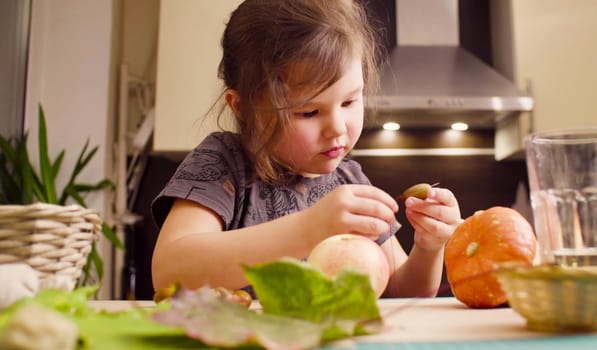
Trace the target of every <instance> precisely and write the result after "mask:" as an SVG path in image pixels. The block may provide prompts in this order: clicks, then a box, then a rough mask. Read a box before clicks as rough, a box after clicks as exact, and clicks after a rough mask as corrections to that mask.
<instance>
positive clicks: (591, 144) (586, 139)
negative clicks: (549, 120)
mask: <svg viewBox="0 0 597 350" xmlns="http://www.w3.org/2000/svg"><path fill="white" fill-rule="evenodd" d="M525 146H526V162H527V163H526V164H527V170H528V177H529V186H530V197H531V206H532V208H533V221H534V226H535V233H536V235H537V241H538V246H539V251H538V253H539V254H540V256H539V259H540V262H542V263H549V264H557V265H561V266H572V267H580V266H597V128H587V129H566V130H554V131H547V132H539V133H534V134H531V135H530V136H528V137H527V138H526V140H525Z"/></svg>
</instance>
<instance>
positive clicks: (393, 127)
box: [383, 122, 400, 131]
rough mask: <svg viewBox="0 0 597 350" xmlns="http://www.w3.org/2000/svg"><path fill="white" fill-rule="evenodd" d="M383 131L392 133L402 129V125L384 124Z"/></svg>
mask: <svg viewBox="0 0 597 350" xmlns="http://www.w3.org/2000/svg"><path fill="white" fill-rule="evenodd" d="M383 129H384V130H392V131H396V130H399V129H400V124H398V123H394V122H388V123H384V124H383Z"/></svg>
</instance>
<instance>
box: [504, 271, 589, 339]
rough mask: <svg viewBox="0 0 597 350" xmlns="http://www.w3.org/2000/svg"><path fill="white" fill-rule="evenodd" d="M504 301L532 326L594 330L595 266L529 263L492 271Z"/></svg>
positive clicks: (553, 328) (549, 328)
mask: <svg viewBox="0 0 597 350" xmlns="http://www.w3.org/2000/svg"><path fill="white" fill-rule="evenodd" d="M496 276H497V279H498V281H499V282H500V285H501V287H502V289H503V290H504V292H505V293H506V296H507V298H508V303H509V304H510V306H511V307H512V309H514V310H515V311H516V312H518V313H519V314H520V315H522V316H523V317H524V318H526V320H527V325H528V327H529V328H530V329H532V330H537V331H546V332H561V331H564V332H566V331H572V332H574V331H581V332H582V331H588V332H592V331H595V330H597V266H595V267H579V268H576V267H575V268H567V267H557V266H533V267H526V268H525V267H520V268H513V269H504V270H502V271H499V272H497V273H496Z"/></svg>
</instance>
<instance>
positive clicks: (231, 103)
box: [224, 89, 240, 118]
mask: <svg viewBox="0 0 597 350" xmlns="http://www.w3.org/2000/svg"><path fill="white" fill-rule="evenodd" d="M224 99H225V100H226V104H227V105H228V107H230V109H232V112H233V113H234V116H235V117H236V118H238V117H240V96H239V94H238V92H237V91H236V90H233V89H228V90H226V92H224Z"/></svg>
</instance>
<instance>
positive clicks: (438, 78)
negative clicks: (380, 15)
mask: <svg viewBox="0 0 597 350" xmlns="http://www.w3.org/2000/svg"><path fill="white" fill-rule="evenodd" d="M458 3H459V2H458V1H457V0H441V1H440V0H396V6H395V9H396V21H395V22H396V31H397V45H396V46H395V47H393V48H390V50H389V51H390V52H389V56H388V57H387V60H386V62H385V64H384V66H383V67H382V71H381V77H382V78H381V79H382V80H381V91H380V92H379V94H378V95H376V96H370V97H369V99H368V104H367V106H368V107H370V111H371V112H370V114H369V116H368V118H367V122H366V125H367V126H368V127H374V128H375V127H379V126H381V124H383V123H385V122H388V121H393V122H397V123H399V124H400V125H401V127H405V128H406V127H413V128H429V127H442V128H443V127H449V126H450V125H451V124H452V123H454V122H465V123H467V124H469V127H471V128H477V129H495V128H496V125H497V124H498V123H500V121H502V120H504V119H505V118H508V117H509V116H512V115H517V114H520V113H521V112H528V111H531V110H532V109H533V104H534V103H533V98H532V97H531V96H530V95H529V94H527V93H526V92H524V91H522V90H521V89H520V88H518V87H517V86H516V85H515V84H514V83H513V82H512V81H510V80H509V79H507V78H506V77H504V76H503V75H501V74H500V73H498V72H497V71H496V70H495V69H494V68H493V67H491V66H489V65H488V64H486V63H485V62H483V61H482V60H481V59H479V58H477V57H476V56H475V55H473V54H472V53H470V52H469V51H468V50H466V49H465V48H463V47H461V46H460V43H459V25H458Z"/></svg>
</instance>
